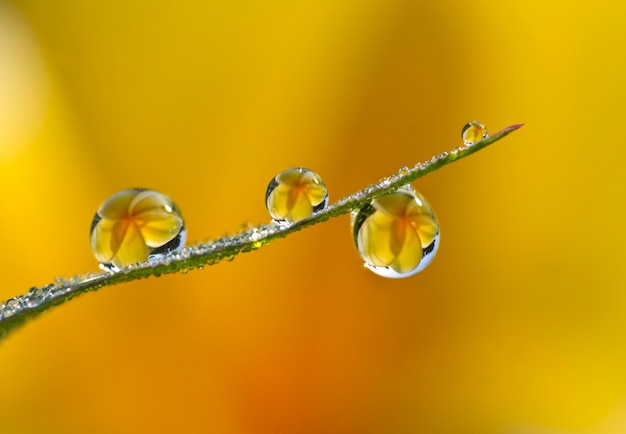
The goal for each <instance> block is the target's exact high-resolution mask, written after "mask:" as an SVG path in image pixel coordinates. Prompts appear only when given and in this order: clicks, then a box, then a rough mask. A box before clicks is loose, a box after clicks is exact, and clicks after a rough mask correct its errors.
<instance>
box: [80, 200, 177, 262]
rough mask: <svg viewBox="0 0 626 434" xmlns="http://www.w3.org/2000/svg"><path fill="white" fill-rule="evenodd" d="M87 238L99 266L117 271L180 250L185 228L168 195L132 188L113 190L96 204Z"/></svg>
mask: <svg viewBox="0 0 626 434" xmlns="http://www.w3.org/2000/svg"><path fill="white" fill-rule="evenodd" d="M90 238H91V248H92V250H93V253H94V255H95V257H96V259H97V260H98V261H99V262H100V264H101V266H102V267H103V268H106V269H110V270H119V269H120V268H124V267H128V266H130V265H132V264H135V263H138V262H145V261H147V260H148V258H152V257H155V256H158V255H164V254H166V253H168V252H171V251H175V250H180V249H181V248H182V247H183V245H184V244H185V238H186V229H185V222H184V221H183V218H182V216H181V214H180V211H179V210H178V207H177V206H176V205H175V204H174V202H172V200H171V199H170V198H169V197H167V196H165V195H164V194H162V193H159V192H156V191H153V190H146V189H140V188H132V189H128V190H122V191H120V192H118V193H115V194H114V195H113V196H111V197H109V198H108V199H107V200H106V201H104V203H102V205H100V207H99V208H98V211H96V215H95V216H94V218H93V221H92V222H91V233H90Z"/></svg>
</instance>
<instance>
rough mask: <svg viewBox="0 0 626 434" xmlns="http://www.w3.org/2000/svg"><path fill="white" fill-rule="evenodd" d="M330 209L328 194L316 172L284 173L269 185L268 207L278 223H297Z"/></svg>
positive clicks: (286, 171)
mask: <svg viewBox="0 0 626 434" xmlns="http://www.w3.org/2000/svg"><path fill="white" fill-rule="evenodd" d="M327 205H328V190H327V189H326V185H325V184H324V181H322V178H321V177H320V176H319V175H318V174H317V173H315V172H313V171H311V170H308V169H304V168H302V167H296V168H292V169H287V170H283V171H282V172H280V173H279V174H278V175H276V176H275V177H274V178H272V180H271V181H270V183H269V185H268V186H267V191H266V192H265V206H266V207H267V211H268V212H269V214H270V217H272V220H274V221H275V222H278V223H285V222H286V223H295V222H297V221H300V220H303V219H305V218H307V217H309V216H311V215H312V214H313V213H315V212H318V211H321V210H322V209H324V208H325V207H326V206H327Z"/></svg>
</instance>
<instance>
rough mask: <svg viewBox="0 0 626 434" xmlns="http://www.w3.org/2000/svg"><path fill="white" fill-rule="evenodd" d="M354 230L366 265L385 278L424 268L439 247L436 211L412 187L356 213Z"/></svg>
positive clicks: (381, 199)
mask: <svg viewBox="0 0 626 434" xmlns="http://www.w3.org/2000/svg"><path fill="white" fill-rule="evenodd" d="M352 233H353V238H354V243H355V245H356V248H357V250H358V252H359V254H360V255H361V258H362V259H363V261H364V262H365V266H366V267H367V268H369V269H370V270H371V271H373V272H374V273H376V274H378V275H380V276H383V277H391V278H401V277H409V276H412V275H414V274H416V273H418V272H420V271H422V270H423V269H424V268H425V267H426V266H427V265H428V264H430V262H431V261H432V259H433V258H434V256H435V254H436V253H437V249H438V248H439V224H438V223H437V219H436V217H435V214H434V212H433V210H432V208H431V206H430V205H429V204H428V203H427V202H426V200H425V199H424V198H423V197H422V195H421V194H419V193H417V192H416V191H414V190H413V188H412V187H411V186H404V187H401V188H399V189H398V190H396V191H395V192H393V193H389V194H386V195H384V196H381V197H379V198H377V199H374V200H373V201H372V202H371V203H370V204H368V205H366V206H365V207H363V208H361V209H360V210H359V211H358V212H356V213H354V214H353V218H352Z"/></svg>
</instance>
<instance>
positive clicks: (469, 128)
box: [461, 121, 489, 146]
mask: <svg viewBox="0 0 626 434" xmlns="http://www.w3.org/2000/svg"><path fill="white" fill-rule="evenodd" d="M461 136H462V137H463V143H465V145H467V146H472V145H475V144H476V143H478V142H480V141H481V140H484V139H486V138H487V137H488V136H489V133H488V131H487V127H485V126H484V125H483V124H481V123H480V122H478V121H471V122H468V123H467V124H465V126H464V127H463V129H462V130H461Z"/></svg>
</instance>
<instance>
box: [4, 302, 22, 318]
mask: <svg viewBox="0 0 626 434" xmlns="http://www.w3.org/2000/svg"><path fill="white" fill-rule="evenodd" d="M20 308H21V305H20V301H19V300H18V299H17V298H10V299H8V300H7V301H6V302H5V303H4V304H3V305H2V306H0V311H1V312H2V317H4V318H8V317H10V316H13V315H15V314H16V313H17V312H18V311H19V310H20Z"/></svg>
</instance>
